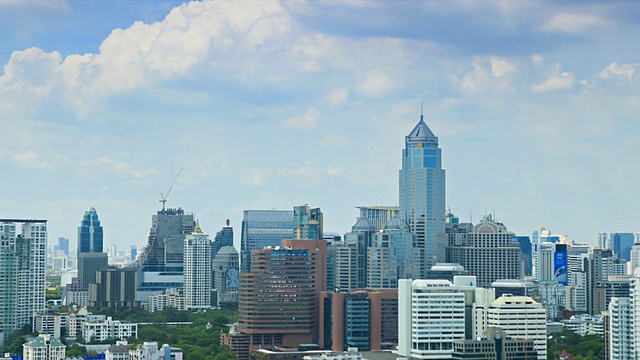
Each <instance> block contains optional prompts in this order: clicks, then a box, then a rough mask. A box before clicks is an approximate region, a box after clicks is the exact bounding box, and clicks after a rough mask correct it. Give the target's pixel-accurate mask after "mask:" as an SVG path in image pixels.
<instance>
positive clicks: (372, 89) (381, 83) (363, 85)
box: [356, 71, 397, 97]
mask: <svg viewBox="0 0 640 360" xmlns="http://www.w3.org/2000/svg"><path fill="white" fill-rule="evenodd" d="M396 85H397V84H396V82H395V81H394V80H393V79H392V78H391V77H390V76H389V75H387V74H385V73H383V72H380V71H374V72H370V73H368V74H366V75H365V76H364V78H363V79H362V80H361V81H360V83H359V84H358V85H357V86H356V89H357V90H358V92H360V93H362V94H364V95H367V96H373V97H376V96H382V95H384V94H387V93H389V92H391V91H393V90H394V89H395V87H396Z"/></svg>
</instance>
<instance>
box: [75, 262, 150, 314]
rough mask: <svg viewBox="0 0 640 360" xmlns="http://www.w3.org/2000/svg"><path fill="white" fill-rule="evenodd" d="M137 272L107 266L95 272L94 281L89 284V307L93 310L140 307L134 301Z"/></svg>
mask: <svg viewBox="0 0 640 360" xmlns="http://www.w3.org/2000/svg"><path fill="white" fill-rule="evenodd" d="M137 277H138V272H137V270H136V269H135V268H120V267H115V266H109V267H105V268H102V269H100V270H98V271H97V272H96V281H95V283H94V284H89V301H88V305H89V307H91V308H93V309H100V308H105V307H106V308H112V309H128V308H139V307H141V303H140V301H138V300H137V299H136V286H137V284H138V280H137Z"/></svg>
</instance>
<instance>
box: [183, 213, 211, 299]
mask: <svg viewBox="0 0 640 360" xmlns="http://www.w3.org/2000/svg"><path fill="white" fill-rule="evenodd" d="M183 254H184V297H185V305H186V308H187V310H198V309H209V308H211V240H210V239H209V235H206V234H203V233H202V230H201V229H200V225H199V224H198V225H196V228H195V229H194V230H193V233H192V234H191V235H187V236H186V238H185V239H184V250H183Z"/></svg>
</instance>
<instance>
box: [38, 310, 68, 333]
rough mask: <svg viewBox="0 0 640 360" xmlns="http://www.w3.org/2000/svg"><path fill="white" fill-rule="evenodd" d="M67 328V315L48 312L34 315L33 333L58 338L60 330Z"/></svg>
mask: <svg viewBox="0 0 640 360" xmlns="http://www.w3.org/2000/svg"><path fill="white" fill-rule="evenodd" d="M66 327H67V314H64V313H62V314H61V313H57V312H55V311H53V310H48V311H46V312H43V313H38V314H35V315H34V317H33V331H34V332H37V333H39V334H48V335H51V336H53V337H55V338H60V335H61V333H62V329H64V328H66Z"/></svg>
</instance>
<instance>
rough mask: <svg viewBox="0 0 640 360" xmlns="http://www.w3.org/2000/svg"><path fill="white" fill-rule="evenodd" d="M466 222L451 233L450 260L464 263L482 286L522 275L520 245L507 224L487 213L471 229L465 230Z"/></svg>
mask: <svg viewBox="0 0 640 360" xmlns="http://www.w3.org/2000/svg"><path fill="white" fill-rule="evenodd" d="M464 225H465V224H460V226H459V227H458V231H457V232H455V233H449V234H448V235H449V241H448V243H449V246H448V247H447V262H449V263H455V264H460V265H462V266H463V267H464V269H465V270H466V271H468V272H469V275H475V276H476V277H477V279H478V284H477V286H479V287H489V286H491V283H492V282H494V281H496V280H502V279H520V278H522V266H521V263H520V246H519V244H518V242H517V241H516V240H514V238H513V233H512V232H510V231H508V230H507V227H506V226H505V225H504V224H502V223H499V222H497V221H494V220H493V219H492V217H491V215H486V216H485V217H484V218H483V219H482V221H481V222H480V223H478V224H477V225H475V226H474V227H473V230H472V231H471V233H466V234H465V232H464V230H463V229H467V230H468V229H470V227H469V226H464ZM451 236H454V239H452V238H451Z"/></svg>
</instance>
